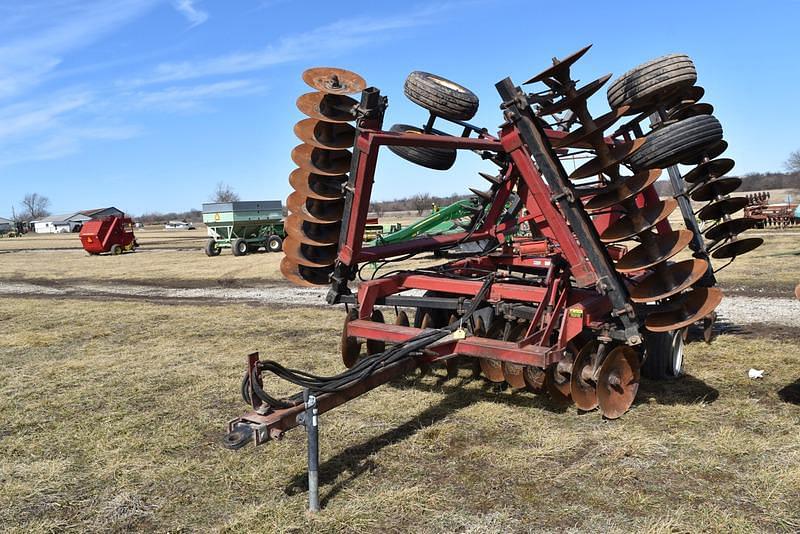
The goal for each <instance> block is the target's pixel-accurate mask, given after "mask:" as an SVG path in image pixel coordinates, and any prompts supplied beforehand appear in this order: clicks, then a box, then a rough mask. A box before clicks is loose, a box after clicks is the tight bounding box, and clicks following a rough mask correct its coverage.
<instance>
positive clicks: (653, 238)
mask: <svg viewBox="0 0 800 534" xmlns="http://www.w3.org/2000/svg"><path fill="white" fill-rule="evenodd" d="M692 236H693V234H692V231H691V230H673V231H671V232H667V233H665V234H651V235H650V236H642V243H641V244H640V245H638V246H636V247H635V248H633V249H631V250H630V251H629V252H628V253H627V254H625V255H624V256H622V257H621V258H620V259H619V261H618V262H617V263H616V265H615V266H614V267H615V268H616V269H617V271H619V272H621V273H630V272H634V271H641V270H642V269H647V268H648V267H652V266H654V265H656V264H657V263H661V262H662V261H665V260H668V259H670V258H671V257H673V256H674V255H675V254H677V253H678V252H680V251H681V250H683V249H685V248H686V247H688V246H689V243H691V241H692Z"/></svg>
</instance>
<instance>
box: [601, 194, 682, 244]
mask: <svg viewBox="0 0 800 534" xmlns="http://www.w3.org/2000/svg"><path fill="white" fill-rule="evenodd" d="M677 207H678V201H677V200H675V199H673V198H667V199H664V200H659V201H658V202H654V203H652V204H650V205H649V206H645V207H644V208H642V209H639V210H637V211H635V212H631V213H628V214H626V215H625V216H624V217H622V218H620V219H617V220H616V221H614V223H612V224H611V226H609V227H608V228H606V229H605V231H604V232H603V233H602V234H600V240H601V241H602V242H604V243H613V242H614V241H622V240H624V239H628V238H631V237H633V236H635V235H636V234H640V233H642V232H644V231H645V230H649V229H650V228H652V227H653V226H655V225H656V224H658V223H659V222H661V221H663V220H664V219H666V218H667V217H669V214H670V213H672V212H673V211H675V209H676V208H677Z"/></svg>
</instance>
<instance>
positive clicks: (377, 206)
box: [369, 202, 384, 217]
mask: <svg viewBox="0 0 800 534" xmlns="http://www.w3.org/2000/svg"><path fill="white" fill-rule="evenodd" d="M383 208H384V205H383V202H371V203H370V205H369V211H371V212H373V213H374V214H375V215H376V216H377V217H383Z"/></svg>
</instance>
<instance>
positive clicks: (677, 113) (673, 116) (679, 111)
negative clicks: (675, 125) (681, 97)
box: [667, 102, 714, 121]
mask: <svg viewBox="0 0 800 534" xmlns="http://www.w3.org/2000/svg"><path fill="white" fill-rule="evenodd" d="M712 113H714V106H712V105H711V104H707V103H705V102H703V103H699V104H698V103H692V104H686V105H683V106H679V107H676V108H675V109H673V110H672V111H670V112H669V114H668V115H667V116H668V117H669V119H670V120H679V121H682V120H683V119H688V118H689V117H694V116H696V115H711V114H712Z"/></svg>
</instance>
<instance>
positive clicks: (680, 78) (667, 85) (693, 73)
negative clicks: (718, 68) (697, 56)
mask: <svg viewBox="0 0 800 534" xmlns="http://www.w3.org/2000/svg"><path fill="white" fill-rule="evenodd" d="M695 82H697V70H696V69H695V67H694V63H693V62H692V60H691V58H690V57H689V56H687V55H686V54H669V55H666V56H661V57H659V58H656V59H653V60H651V61H648V62H647V63H642V64H641V65H639V66H638V67H634V68H632V69H631V70H629V71H628V72H626V73H625V74H623V75H622V76H620V77H619V78H617V79H616V80H614V82H613V83H612V84H611V85H610V86H609V87H608V92H607V96H608V104H609V105H610V106H611V107H612V108H613V109H616V108H618V107H620V106H630V107H631V111H643V110H645V109H646V108H648V107H651V106H653V105H654V104H656V103H657V102H658V101H659V100H662V99H668V98H669V96H670V95H671V94H674V93H676V92H677V91H679V90H680V89H683V88H685V87H689V86H692V85H694V84H695Z"/></svg>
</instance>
